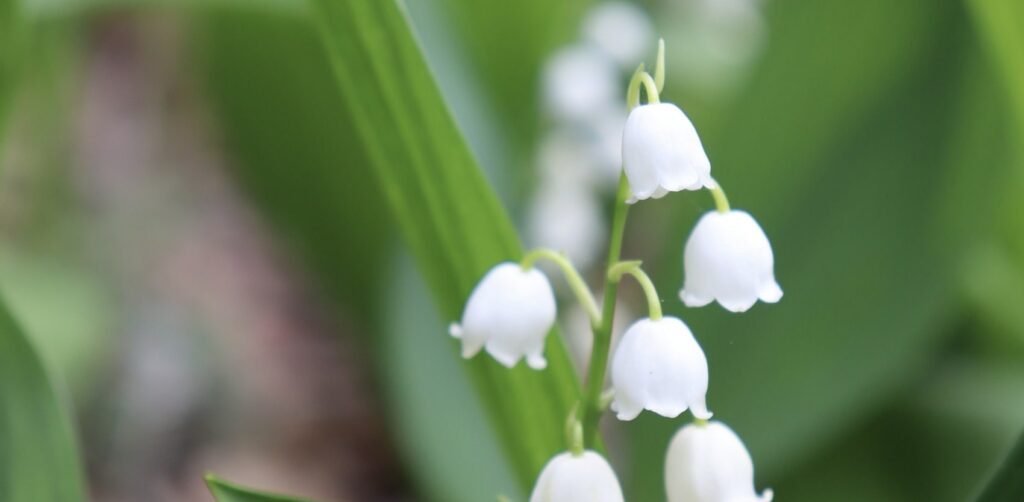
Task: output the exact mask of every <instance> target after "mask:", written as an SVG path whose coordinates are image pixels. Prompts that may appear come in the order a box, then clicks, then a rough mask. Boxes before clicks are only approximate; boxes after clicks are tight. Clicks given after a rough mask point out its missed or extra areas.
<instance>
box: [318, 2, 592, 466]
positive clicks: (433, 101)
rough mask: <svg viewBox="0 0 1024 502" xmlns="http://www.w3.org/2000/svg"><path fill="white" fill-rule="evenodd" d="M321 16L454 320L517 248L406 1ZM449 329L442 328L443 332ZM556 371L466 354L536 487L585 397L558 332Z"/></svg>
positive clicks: (374, 156)
mask: <svg viewBox="0 0 1024 502" xmlns="http://www.w3.org/2000/svg"><path fill="white" fill-rule="evenodd" d="M314 12H315V16H316V17H317V19H318V20H319V22H320V28H321V33H322V35H323V38H324V40H325V43H326V45H327V47H328V51H329V53H330V54H331V61H332V64H333V67H334V70H335V76H336V77H337V80H338V85H339V87H340V89H341V94H342V96H343V97H344V98H345V102H346V104H347V105H348V107H349V109H350V111H351V114H352V119H353V122H354V124H355V129H356V131H357V133H358V134H359V136H360V137H361V138H362V140H363V144H364V145H365V147H366V150H367V154H368V158H369V160H370V164H371V165H372V166H373V167H374V172H375V174H376V176H377V180H378V186H379V187H380V188H381V190H382V191H383V193H384V195H385V198H386V200H387V202H388V204H389V206H390V207H391V212H392V214H394V215H395V216H396V220H397V221H398V225H399V227H400V230H401V233H402V234H403V236H404V237H405V240H406V242H407V244H408V246H409V248H410V249H411V250H412V252H413V255H414V257H415V259H416V262H417V264H418V266H419V269H420V271H421V273H423V275H424V276H425V278H426V281H427V283H428V285H429V286H430V289H431V290H432V292H433V294H434V298H435V301H436V302H437V304H438V307H439V308H440V311H441V314H442V317H443V318H446V319H455V318H457V317H458V315H459V313H460V311H461V305H462V303H463V302H464V301H465V298H466V297H467V296H468V294H469V291H470V290H471V289H472V287H473V286H474V284H475V283H476V281H477V280H478V279H479V277H480V276H482V275H483V273H484V272H485V271H486V270H487V269H488V268H490V267H491V266H493V265H494V264H496V263H498V262H500V261H503V260H509V259H514V258H516V257H517V256H519V255H520V253H521V248H520V245H519V242H518V239H517V237H516V234H515V232H514V230H513V227H512V224H511V222H510V221H509V219H508V217H507V216H506V215H505V213H504V211H503V210H502V208H501V207H500V204H499V203H498V200H497V198H496V197H495V196H494V193H493V191H492V190H491V188H490V187H489V186H488V185H487V183H486V181H485V179H484V177H483V175H482V173H481V172H480V170H479V169H478V167H477V164H476V161H475V160H474V159H473V158H472V155H471V153H470V152H469V149H468V147H467V146H466V143H465V141H464V140H463V138H462V136H461V135H460V133H459V132H458V130H457V128H456V126H455V123H454V121H453V119H452V117H451V116H450V114H449V113H448V110H447V108H446V106H445V104H444V102H443V100H442V98H441V96H440V92H439V91H438V89H437V87H436V84H435V83H434V79H433V77H432V76H431V74H430V71H429V69H428V68H427V66H426V64H425V62H424V61H423V57H422V54H421V53H420V50H419V47H418V44H417V42H416V40H415V38H414V35H413V34H412V32H411V30H410V28H409V23H408V20H407V18H406V14H405V12H404V11H403V10H402V8H400V7H399V5H398V4H397V3H395V2H392V1H384V2H379V1H368V0H354V1H346V2H332V1H319V2H316V3H315V9H314ZM438 336H442V334H438ZM546 355H547V357H548V359H549V360H550V362H551V364H550V365H549V368H548V370H546V371H544V372H533V371H531V370H528V369H526V368H524V367H522V366H520V367H518V368H515V369H513V370H507V369H505V368H503V367H500V366H499V365H497V364H496V363H494V362H493V361H491V360H489V359H488V358H485V357H478V358H476V359H474V360H471V361H469V362H468V363H467V367H468V369H469V372H470V374H471V376H472V378H473V379H474V381H475V382H476V384H477V388H478V392H479V393H480V395H481V397H482V398H483V401H484V404H485V407H486V408H487V410H488V412H489V415H490V418H491V419H492V421H493V422H494V424H495V426H496V427H497V432H498V433H499V435H500V437H501V438H502V440H503V445H504V447H505V448H506V451H507V452H508V453H509V455H510V456H511V458H512V461H513V462H512V463H513V466H514V467H515V468H516V472H517V474H518V478H519V480H520V482H521V483H522V484H523V485H524V486H529V485H530V484H531V483H532V480H533V478H534V476H535V475H536V473H537V472H539V470H540V468H541V467H542V466H543V464H544V463H545V462H546V461H547V459H548V458H550V456H551V455H552V454H553V453H555V452H557V451H558V450H560V449H561V448H562V438H561V425H560V424H561V422H562V420H563V419H564V416H565V414H566V413H567V412H568V409H569V407H570V406H571V404H572V402H573V401H575V399H576V398H577V393H578V391H577V389H576V385H575V376H574V374H573V372H572V369H571V368H572V367H571V364H570V363H569V361H568V357H567V355H566V353H565V349H564V346H562V344H561V340H560V339H558V338H557V337H549V338H548V343H547V348H546Z"/></svg>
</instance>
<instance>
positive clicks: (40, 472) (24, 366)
mask: <svg viewBox="0 0 1024 502" xmlns="http://www.w3.org/2000/svg"><path fill="white" fill-rule="evenodd" d="M0 500H4V501H9V502H38V501H48V502H75V501H81V500H85V494H84V491H83V481H82V472H81V468H80V466H79V457H78V447H77V445H76V443H75V439H74V435H73V434H72V430H71V425H70V423H69V421H68V417H67V412H66V409H65V407H64V404H63V402H62V401H61V399H60V398H59V396H58V394H57V393H55V392H54V387H53V384H52V382H51V380H50V377H49V376H48V375H47V373H46V369H45V367H44V365H43V363H42V362H41V361H40V359H39V356H38V355H37V353H36V351H35V349H33V347H32V346H31V344H30V343H29V342H28V340H27V339H26V338H25V336H24V334H23V333H22V331H21V329H20V328H19V327H18V325H17V323H16V322H15V320H14V319H13V318H12V317H11V315H10V313H9V312H8V311H7V308H6V307H5V306H4V305H3V304H0Z"/></svg>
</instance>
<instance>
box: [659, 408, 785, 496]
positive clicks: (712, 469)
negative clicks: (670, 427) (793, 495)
mask: <svg viewBox="0 0 1024 502" xmlns="http://www.w3.org/2000/svg"><path fill="white" fill-rule="evenodd" d="M665 488H666V491H667V492H668V502H723V501H728V502H770V501H771V500H772V496H773V493H772V491H771V490H765V491H764V493H762V494H761V495H758V494H757V493H756V492H755V491H754V463H753V462H752V461H751V460H750V454H749V453H747V448H746V447H745V446H743V442H742V441H740V438H739V437H738V436H737V435H736V433H735V432H733V431H732V429H730V428H729V427H728V426H726V425H725V424H723V423H721V422H718V421H711V422H708V423H706V424H690V425H687V426H686V427H683V428H682V429H680V430H679V432H677V433H676V435H675V437H673V438H672V441H671V442H670V443H669V445H668V456H667V458H666V459H665Z"/></svg>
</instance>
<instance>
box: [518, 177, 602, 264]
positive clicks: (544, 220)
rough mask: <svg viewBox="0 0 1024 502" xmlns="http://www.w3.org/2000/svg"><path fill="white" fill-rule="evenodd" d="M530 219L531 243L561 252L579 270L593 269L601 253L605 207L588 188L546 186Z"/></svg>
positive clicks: (575, 185)
mask: <svg viewBox="0 0 1024 502" xmlns="http://www.w3.org/2000/svg"><path fill="white" fill-rule="evenodd" d="M528 218H529V219H528V220H527V234H528V236H529V239H528V240H529V241H530V242H531V243H532V244H533V245H534V246H536V247H546V248H552V249H557V250H559V251H561V252H563V253H565V255H566V256H568V257H569V259H570V260H571V261H572V262H573V263H575V264H576V265H577V266H580V267H587V266H589V265H590V264H591V263H593V262H594V260H595V259H596V258H597V254H598V253H599V252H600V251H601V241H602V239H603V238H604V234H605V230H604V221H603V218H602V215H601V205H600V202H599V201H598V200H597V195H596V194H594V193H593V192H591V191H590V190H589V189H588V188H587V187H585V186H580V185H579V184H578V183H572V184H567V183H545V184H544V185H543V186H542V187H541V188H540V191H539V192H538V193H537V194H536V195H535V196H534V199H533V203H532V204H531V206H530V211H529V216H528Z"/></svg>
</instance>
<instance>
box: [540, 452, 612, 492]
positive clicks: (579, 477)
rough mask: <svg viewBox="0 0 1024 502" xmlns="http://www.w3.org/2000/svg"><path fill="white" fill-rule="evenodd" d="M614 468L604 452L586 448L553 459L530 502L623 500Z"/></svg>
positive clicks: (541, 475)
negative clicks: (580, 452) (585, 449)
mask: <svg viewBox="0 0 1024 502" xmlns="http://www.w3.org/2000/svg"><path fill="white" fill-rule="evenodd" d="M624 500H625V498H624V497H623V495H622V487H621V486H619V480H618V478H616V477H615V471H613V470H612V467H611V466H610V465H608V461H607V460H605V459H604V457H602V456H601V455H599V454H597V453H595V452H593V451H590V450H587V451H584V452H583V453H582V454H580V455H573V454H572V453H569V452H565V453H561V454H559V455H556V456H555V457H554V458H552V459H551V460H550V461H549V462H548V464H547V465H545V466H544V470H542V471H541V473H540V477H538V478H537V484H536V485H535V486H534V487H533V494H531V495H530V502H623V501H624Z"/></svg>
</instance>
